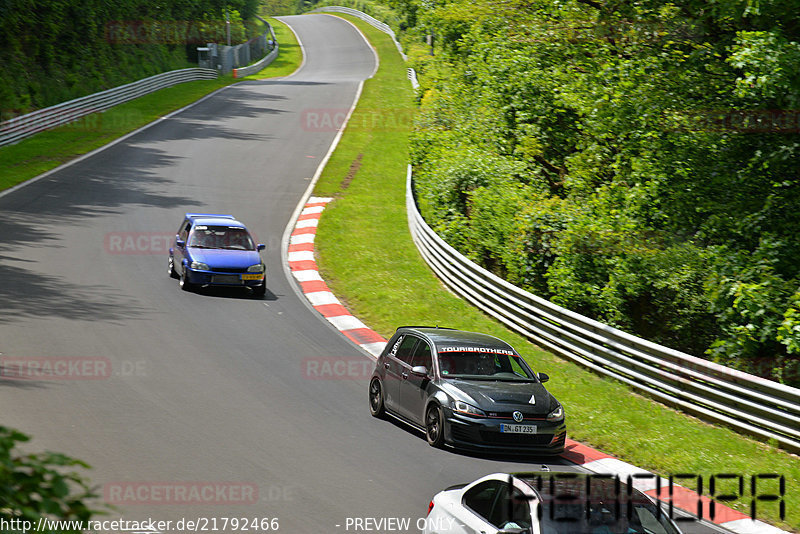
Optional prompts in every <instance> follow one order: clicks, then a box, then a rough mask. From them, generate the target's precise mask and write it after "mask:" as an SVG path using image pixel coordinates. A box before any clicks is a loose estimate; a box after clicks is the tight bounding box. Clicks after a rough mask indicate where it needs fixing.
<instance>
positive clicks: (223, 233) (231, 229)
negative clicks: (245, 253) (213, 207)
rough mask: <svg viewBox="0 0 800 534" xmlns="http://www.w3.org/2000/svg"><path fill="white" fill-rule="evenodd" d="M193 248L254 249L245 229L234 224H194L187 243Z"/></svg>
mask: <svg viewBox="0 0 800 534" xmlns="http://www.w3.org/2000/svg"><path fill="white" fill-rule="evenodd" d="M188 246H190V247H195V248H214V249H224V250H255V249H256V247H255V245H254V244H253V240H252V239H251V238H250V234H248V233H247V230H245V229H244V228H240V227H235V226H195V228H194V230H192V234H191V236H189V245H188Z"/></svg>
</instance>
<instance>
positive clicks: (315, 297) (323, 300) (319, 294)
mask: <svg viewBox="0 0 800 534" xmlns="http://www.w3.org/2000/svg"><path fill="white" fill-rule="evenodd" d="M306 298H307V299H308V301H309V302H310V303H311V305H312V306H324V305H325V304H339V299H337V298H336V295H334V294H333V293H331V292H330V291H314V292H313V293H306Z"/></svg>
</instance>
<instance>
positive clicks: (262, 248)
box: [256, 243, 267, 251]
mask: <svg viewBox="0 0 800 534" xmlns="http://www.w3.org/2000/svg"><path fill="white" fill-rule="evenodd" d="M265 248H267V245H264V244H263V243H259V244H258V245H256V250H258V251H262V250H264V249H265Z"/></svg>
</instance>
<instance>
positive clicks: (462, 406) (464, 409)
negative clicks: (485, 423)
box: [453, 401, 486, 417]
mask: <svg viewBox="0 0 800 534" xmlns="http://www.w3.org/2000/svg"><path fill="white" fill-rule="evenodd" d="M453 410H455V411H456V412H458V413H463V414H464V415H471V416H473V417H486V413H485V412H484V411H483V410H481V409H478V408H476V407H475V406H473V405H471V404H467V403H466V402H461V401H455V402H453Z"/></svg>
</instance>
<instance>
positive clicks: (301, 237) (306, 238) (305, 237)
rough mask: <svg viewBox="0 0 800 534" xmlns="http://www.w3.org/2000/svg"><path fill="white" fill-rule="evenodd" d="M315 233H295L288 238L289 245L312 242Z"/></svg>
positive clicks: (315, 235)
mask: <svg viewBox="0 0 800 534" xmlns="http://www.w3.org/2000/svg"><path fill="white" fill-rule="evenodd" d="M315 237H317V234H297V235H293V236H291V237H290V238H289V244H290V245H301V244H304V243H313V242H314V238H315Z"/></svg>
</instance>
